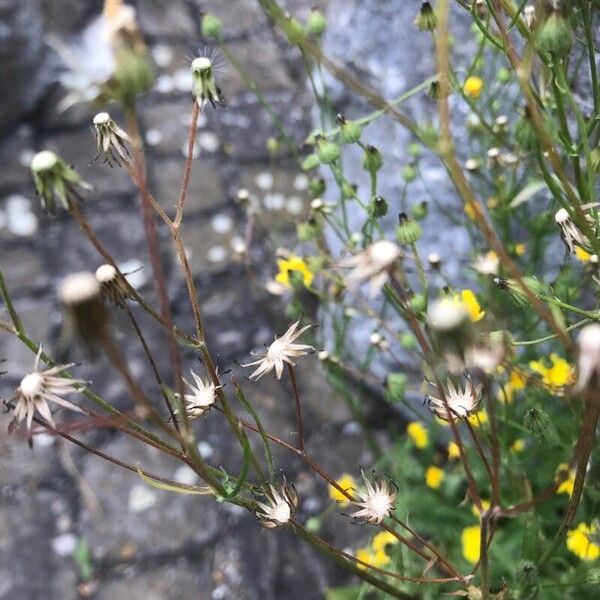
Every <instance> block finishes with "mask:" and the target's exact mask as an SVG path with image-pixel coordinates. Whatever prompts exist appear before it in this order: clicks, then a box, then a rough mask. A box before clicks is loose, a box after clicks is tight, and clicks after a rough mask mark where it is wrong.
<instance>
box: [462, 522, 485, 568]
mask: <svg viewBox="0 0 600 600" xmlns="http://www.w3.org/2000/svg"><path fill="white" fill-rule="evenodd" d="M460 540H461V543H462V553H463V556H464V557H465V558H466V559H467V560H468V561H469V562H470V563H476V562H477V561H478V560H479V554H480V552H481V527H480V526H479V525H473V526H471V527H465V528H464V529H463V530H462V535H461V536H460Z"/></svg>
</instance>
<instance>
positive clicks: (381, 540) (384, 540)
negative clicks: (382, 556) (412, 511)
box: [371, 531, 398, 553]
mask: <svg viewBox="0 0 600 600" xmlns="http://www.w3.org/2000/svg"><path fill="white" fill-rule="evenodd" d="M397 543H398V538H397V537H396V536H395V535H394V534H393V533H390V532H389V531H382V532H381V533H378V534H377V535H376V536H375V537H374V538H373V541H372V542H371V548H373V550H374V551H375V552H376V553H377V552H385V551H386V549H387V547H388V546H389V545H390V544H397Z"/></svg>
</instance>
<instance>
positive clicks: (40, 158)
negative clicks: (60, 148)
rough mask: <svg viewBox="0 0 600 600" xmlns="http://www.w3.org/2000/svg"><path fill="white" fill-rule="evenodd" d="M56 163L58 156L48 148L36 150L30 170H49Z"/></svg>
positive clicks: (35, 171)
mask: <svg viewBox="0 0 600 600" xmlns="http://www.w3.org/2000/svg"><path fill="white" fill-rule="evenodd" d="M57 163H58V156H57V155H56V154H55V153H54V152H52V151H50V150H42V151H41V152H38V153H37V154H36V155H35V156H34V157H33V159H32V160H31V170H32V171H33V172H34V173H40V172H42V171H49V170H50V169H53V168H54V167H55V166H56V164H57Z"/></svg>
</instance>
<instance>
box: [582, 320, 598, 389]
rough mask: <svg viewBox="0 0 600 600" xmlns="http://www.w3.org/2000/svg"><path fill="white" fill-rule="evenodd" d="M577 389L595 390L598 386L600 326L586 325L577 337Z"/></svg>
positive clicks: (594, 324)
mask: <svg viewBox="0 0 600 600" xmlns="http://www.w3.org/2000/svg"><path fill="white" fill-rule="evenodd" d="M577 346H578V349H579V355H578V360H577V367H578V368H577V371H578V377H577V388H578V389H579V390H586V389H592V388H593V389H597V388H598V387H599V386H600V324H598V323H592V324H590V325H586V326H585V327H584V328H583V329H582V330H581V332H580V333H579V336H578V337H577Z"/></svg>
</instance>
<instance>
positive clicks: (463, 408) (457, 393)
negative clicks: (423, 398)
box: [427, 379, 481, 421]
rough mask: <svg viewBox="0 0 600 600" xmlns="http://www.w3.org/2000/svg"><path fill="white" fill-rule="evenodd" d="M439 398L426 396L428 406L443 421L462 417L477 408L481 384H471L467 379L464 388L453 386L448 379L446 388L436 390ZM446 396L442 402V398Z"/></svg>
mask: <svg viewBox="0 0 600 600" xmlns="http://www.w3.org/2000/svg"><path fill="white" fill-rule="evenodd" d="M437 393H438V395H439V396H440V397H439V398H436V397H435V396H427V400H428V403H429V408H431V410H433V412H435V414H436V415H437V416H438V417H439V418H440V419H442V420H444V421H454V420H455V419H464V418H466V417H468V416H469V415H471V414H472V413H473V412H475V411H476V410H477V408H478V407H479V404H480V402H481V396H480V394H481V385H477V386H475V387H474V386H473V385H472V384H471V382H470V381H467V383H466V385H465V388H464V390H463V389H461V387H460V386H458V387H454V383H452V381H451V380H450V379H448V380H447V381H446V390H439V389H438V391H437ZM444 397H445V398H446V403H447V407H446V403H444V400H443V398H444Z"/></svg>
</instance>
